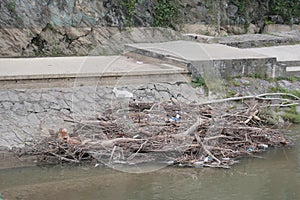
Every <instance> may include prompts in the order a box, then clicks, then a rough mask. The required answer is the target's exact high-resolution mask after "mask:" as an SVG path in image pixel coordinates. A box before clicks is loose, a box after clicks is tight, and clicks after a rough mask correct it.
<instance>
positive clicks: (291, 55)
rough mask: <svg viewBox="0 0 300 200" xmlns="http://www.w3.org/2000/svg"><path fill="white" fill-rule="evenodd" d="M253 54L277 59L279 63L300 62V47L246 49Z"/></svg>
mask: <svg viewBox="0 0 300 200" xmlns="http://www.w3.org/2000/svg"><path fill="white" fill-rule="evenodd" d="M246 50H249V51H252V52H253V53H258V54H264V55H266V56H272V57H276V58H277V61H279V62H281V61H300V45H284V46H274V47H261V48H249V49H246Z"/></svg>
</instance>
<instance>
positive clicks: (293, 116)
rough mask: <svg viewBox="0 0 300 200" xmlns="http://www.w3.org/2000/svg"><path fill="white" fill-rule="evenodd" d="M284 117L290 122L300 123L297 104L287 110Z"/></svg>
mask: <svg viewBox="0 0 300 200" xmlns="http://www.w3.org/2000/svg"><path fill="white" fill-rule="evenodd" d="M282 117H283V119H285V120H287V121H289V122H292V123H300V113H298V112H297V107H296V106H292V107H290V108H289V109H288V110H286V111H285V114H283V116H282Z"/></svg>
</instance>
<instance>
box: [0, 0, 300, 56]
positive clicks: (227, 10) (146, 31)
mask: <svg viewBox="0 0 300 200" xmlns="http://www.w3.org/2000/svg"><path fill="white" fill-rule="evenodd" d="M273 1H274V0H273ZM270 2H272V0H264V1H258V0H255V1H250V0H240V1H236V0H174V1H166V0H153V1H148V0H88V1H87V0H67V1H63V0H1V1H0V56H5V57H6V56H49V55H52V56H61V55H87V54H89V53H90V52H91V51H93V50H95V49H96V50H95V51H93V54H102V55H103V54H116V53H119V52H120V51H121V50H122V46H123V44H124V43H131V42H146V41H147V42H157V41H167V40H174V39H182V36H181V35H180V34H179V33H177V32H175V31H173V30H170V29H164V28H150V27H153V26H164V25H166V26H168V27H171V28H173V29H175V30H176V29H177V30H179V29H181V30H182V28H183V31H185V32H190V31H191V32H199V33H202V34H203V33H205V34H206V33H207V34H215V35H216V34H220V33H223V34H230V33H234V34H237V33H244V32H247V31H248V32H253V33H255V32H259V30H260V29H261V28H262V27H263V25H264V24H265V22H266V20H273V21H275V22H277V21H281V22H284V19H285V18H284V17H281V16H280V15H274V16H273V15H272V16H269V15H270ZM280 2H281V1H280ZM283 2H284V1H283ZM291 2H294V1H291ZM298 3H299V1H298ZM272 5H273V4H272ZM274 10H275V8H274ZM293 12H296V11H293ZM284 13H285V14H286V13H288V11H284ZM291 14H292V13H291ZM291 19H292V20H293V22H297V20H298V22H299V17H298V18H297V17H293V18H291ZM285 20H286V19H285ZM182 25H184V26H182ZM207 25H209V27H210V28H207ZM129 26H130V27H131V28H128V27H129ZM133 27H134V28H133ZM137 27H143V28H137Z"/></svg>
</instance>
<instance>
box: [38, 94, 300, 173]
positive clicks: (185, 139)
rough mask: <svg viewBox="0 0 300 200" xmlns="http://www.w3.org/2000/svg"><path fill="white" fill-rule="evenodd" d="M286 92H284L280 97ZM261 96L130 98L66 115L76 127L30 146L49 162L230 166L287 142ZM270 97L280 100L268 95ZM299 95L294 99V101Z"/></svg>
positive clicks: (42, 159) (266, 101)
mask: <svg viewBox="0 0 300 200" xmlns="http://www.w3.org/2000/svg"><path fill="white" fill-rule="evenodd" d="M286 97H287V95H286V94H285V98H284V101H286V100H287V99H286ZM263 98H265V97H263V96H259V97H257V98H255V97H254V98H246V100H245V99H241V98H239V99H237V100H239V101H240V102H239V103H234V106H232V105H233V104H227V103H224V102H226V101H222V104H220V100H218V102H209V103H203V104H197V105H196V104H194V105H190V104H184V103H180V102H178V101H176V100H175V99H171V100H170V101H167V102H160V103H138V102H130V103H129V105H128V104H127V107H125V108H124V107H117V106H116V107H114V108H113V109H110V110H108V111H107V112H105V113H99V114H98V115H97V116H95V117H91V118H84V119H83V118H78V117H77V118H74V117H71V116H70V117H68V118H67V119H66V121H68V122H72V123H74V125H75V127H76V128H75V129H74V132H73V133H72V134H71V133H67V134H68V135H67V136H66V138H64V137H63V138H62V137H60V136H61V132H62V130H64V129H60V131H58V132H56V133H54V134H53V133H52V134H51V135H52V136H51V137H48V138H46V139H44V140H42V141H39V142H36V143H35V144H34V145H32V149H33V152H34V154H36V155H39V157H40V158H41V161H44V162H47V163H51V162H53V161H58V162H62V161H63V162H72V163H82V162H87V161H89V162H96V163H102V164H105V165H138V164H141V163H160V164H168V165H178V166H190V167H222V168H228V167H229V166H231V165H233V164H235V163H237V162H238V160H239V158H241V157H244V156H251V155H254V154H256V153H259V152H263V151H266V150H267V149H269V148H271V147H275V146H283V145H287V144H288V143H289V141H288V140H287V138H286V137H285V135H284V134H283V133H282V132H280V131H278V130H275V129H273V128H272V126H273V125H270V124H268V120H267V119H266V118H265V117H264V115H262V113H264V111H265V110H266V109H269V108H270V107H271V106H272V102H273V101H269V100H266V99H263ZM293 98H296V97H294V96H293ZM268 99H271V100H274V99H275V100H276V101H277V102H276V104H278V103H281V102H278V100H280V99H279V98H271V97H270V95H268ZM241 100H243V101H241ZM294 100H295V101H294ZM298 100H299V99H293V104H294V103H297V101H298ZM230 101H231V100H230ZM215 103H217V104H215ZM288 103H290V102H288ZM282 105H284V106H285V105H287V104H286V103H285V104H282ZM64 131H66V130H64ZM72 141H73V142H72ZM74 141H75V142H74Z"/></svg>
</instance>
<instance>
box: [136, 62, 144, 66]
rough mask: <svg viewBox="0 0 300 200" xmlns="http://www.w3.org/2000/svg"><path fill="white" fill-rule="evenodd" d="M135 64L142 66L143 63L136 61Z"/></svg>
mask: <svg viewBox="0 0 300 200" xmlns="http://www.w3.org/2000/svg"><path fill="white" fill-rule="evenodd" d="M136 64H138V65H142V64H144V62H142V61H136Z"/></svg>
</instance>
